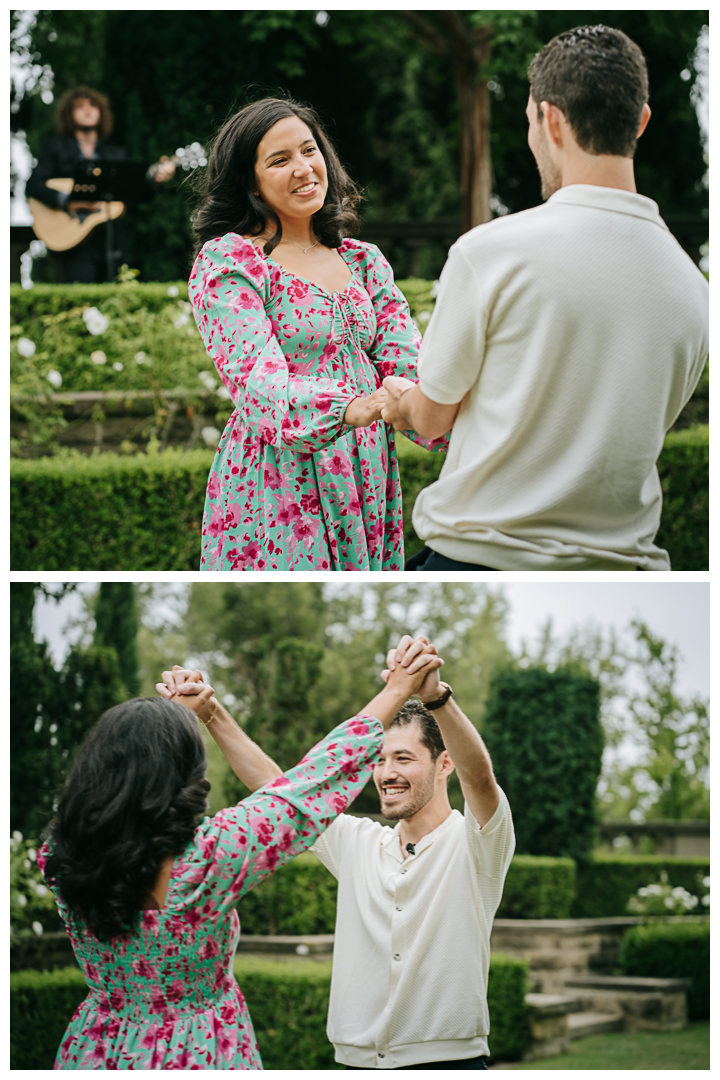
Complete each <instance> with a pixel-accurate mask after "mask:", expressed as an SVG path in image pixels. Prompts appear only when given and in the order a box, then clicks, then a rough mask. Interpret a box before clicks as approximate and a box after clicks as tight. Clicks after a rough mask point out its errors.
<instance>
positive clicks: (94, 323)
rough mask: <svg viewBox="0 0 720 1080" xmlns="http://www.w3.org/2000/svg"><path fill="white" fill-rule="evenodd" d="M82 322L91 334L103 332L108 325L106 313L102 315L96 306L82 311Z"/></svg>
mask: <svg viewBox="0 0 720 1080" xmlns="http://www.w3.org/2000/svg"><path fill="white" fill-rule="evenodd" d="M83 322H84V323H85V325H86V326H87V328H88V330H89V332H90V333H91V334H104V333H105V331H106V330H107V328H108V326H109V325H110V320H109V319H108V317H107V315H103V313H102V311H98V309H97V308H96V307H90V308H87V309H86V310H85V311H83Z"/></svg>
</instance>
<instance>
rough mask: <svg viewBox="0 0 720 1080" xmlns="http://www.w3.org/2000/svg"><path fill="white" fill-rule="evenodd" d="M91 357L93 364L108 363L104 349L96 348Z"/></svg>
mask: <svg viewBox="0 0 720 1080" xmlns="http://www.w3.org/2000/svg"><path fill="white" fill-rule="evenodd" d="M90 359H91V360H92V362H93V364H106V363H107V356H106V355H105V353H104V352H103V351H102V349H96V350H95V352H91V353H90Z"/></svg>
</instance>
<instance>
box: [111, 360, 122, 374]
mask: <svg viewBox="0 0 720 1080" xmlns="http://www.w3.org/2000/svg"><path fill="white" fill-rule="evenodd" d="M123 367H124V365H123V364H121V363H120V361H119V360H116V361H115V363H114V364H113V370H114V371H122V369H123Z"/></svg>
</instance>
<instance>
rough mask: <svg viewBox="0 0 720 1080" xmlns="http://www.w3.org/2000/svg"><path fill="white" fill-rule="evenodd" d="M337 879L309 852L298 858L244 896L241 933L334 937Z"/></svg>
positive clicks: (241, 908)
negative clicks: (332, 935)
mask: <svg viewBox="0 0 720 1080" xmlns="http://www.w3.org/2000/svg"><path fill="white" fill-rule="evenodd" d="M336 905H337V880H336V878H334V877H333V875H332V874H331V873H330V871H329V870H326V869H325V867H324V866H323V864H322V863H321V862H320V860H319V859H318V858H317V857H316V856H315V855H312V854H311V853H309V852H308V853H306V854H303V855H298V857H297V858H296V859H293V860H292V862H290V863H288V864H287V865H286V866H284V867H283V868H282V869H281V870H279V871H276V873H274V874H271V875H270V877H268V878H265V880H264V881H263V882H261V883H260V885H258V886H257V887H256V888H254V889H252V890H251V891H250V892H249V893H247V895H246V896H243V898H242V900H241V901H240V903H239V905H238V915H239V916H240V925H241V928H242V933H243V934H334V933H335V909H336Z"/></svg>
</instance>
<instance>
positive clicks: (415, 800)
mask: <svg viewBox="0 0 720 1080" xmlns="http://www.w3.org/2000/svg"><path fill="white" fill-rule="evenodd" d="M439 768H440V759H438V761H433V759H432V757H431V755H430V751H429V750H428V748H427V746H425V745H424V743H423V742H422V739H421V731H420V728H419V727H418V726H417V724H406V725H404V726H403V727H393V728H390V729H389V731H388V732H387V734H386V735H385V746H384V748H383V753H382V757H381V758H380V760H379V762H378V763H377V765H376V766H375V769H374V772H373V779H374V781H375V786H376V788H377V789H378V793H379V795H380V810H381V812H382V814H383V817H386V818H387V819H388V821H400V820H401V819H404V818H409V817H412V816H413V815H414V814H417V813H418V811H419V810H422V808H423V807H424V806H427V804H428V803H429V802H430V800H431V799H432V798H433V796H434V795H435V791H436V786H437V785H436V778H437V774H438V771H439Z"/></svg>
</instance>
